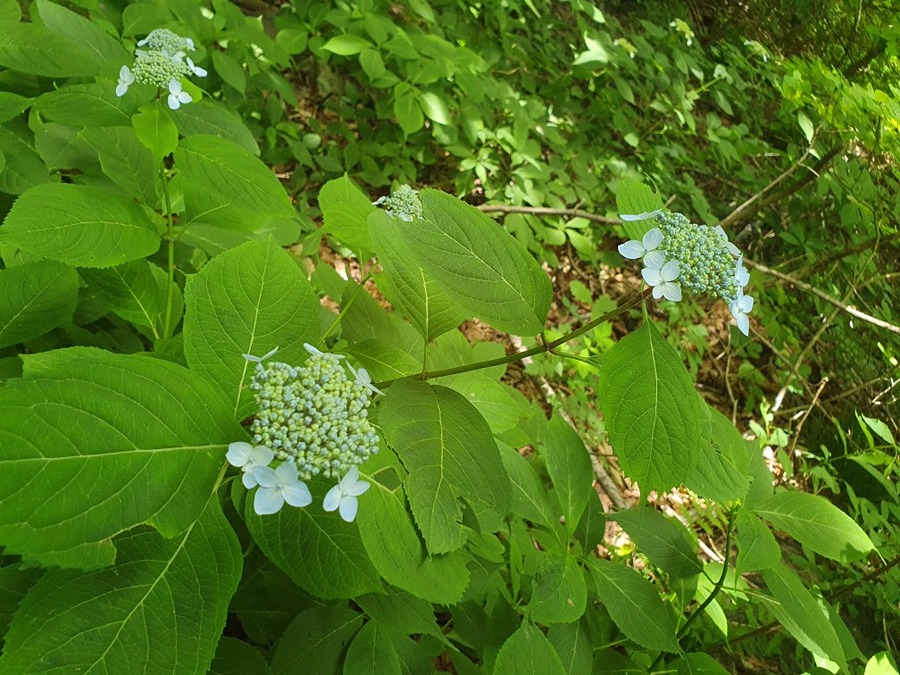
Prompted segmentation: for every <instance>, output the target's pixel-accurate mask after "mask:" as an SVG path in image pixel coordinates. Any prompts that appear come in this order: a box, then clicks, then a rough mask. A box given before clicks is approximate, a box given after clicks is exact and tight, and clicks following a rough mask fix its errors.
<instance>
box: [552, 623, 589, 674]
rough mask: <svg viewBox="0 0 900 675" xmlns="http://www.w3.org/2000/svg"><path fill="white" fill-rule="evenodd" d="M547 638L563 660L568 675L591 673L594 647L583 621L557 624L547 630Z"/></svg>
mask: <svg viewBox="0 0 900 675" xmlns="http://www.w3.org/2000/svg"><path fill="white" fill-rule="evenodd" d="M547 639H548V640H549V641H550V644H552V645H553V648H554V649H555V650H556V653H557V655H558V656H559V658H560V660H561V661H562V664H563V669H564V671H565V673H566V675H590V674H591V668H592V663H593V660H594V649H593V646H592V645H591V638H590V636H589V635H588V633H587V631H586V630H585V629H584V626H582V624H581V622H578V623H558V624H555V625H553V626H551V627H550V630H549V631H548V632H547Z"/></svg>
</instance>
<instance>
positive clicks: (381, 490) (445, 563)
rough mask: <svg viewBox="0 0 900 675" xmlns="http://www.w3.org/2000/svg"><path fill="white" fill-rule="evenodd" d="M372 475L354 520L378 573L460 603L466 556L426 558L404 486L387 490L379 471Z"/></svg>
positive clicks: (441, 600)
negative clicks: (357, 523)
mask: <svg viewBox="0 0 900 675" xmlns="http://www.w3.org/2000/svg"><path fill="white" fill-rule="evenodd" d="M387 473H388V474H389V473H390V471H388V472H387ZM373 478H374V480H373V481H372V487H371V488H369V490H368V491H367V492H366V494H365V495H364V498H365V500H366V501H365V504H364V505H363V504H362V503H360V509H359V515H358V516H357V521H358V522H359V529H360V534H361V535H362V540H363V544H364V545H365V547H366V552H367V553H368V554H369V558H370V559H371V561H372V564H373V565H374V566H375V568H376V569H377V570H378V573H379V574H380V575H381V576H382V577H384V579H385V581H387V582H389V583H391V584H393V585H394V586H397V587H398V588H402V589H403V590H406V591H409V592H410V593H412V594H413V595H415V596H418V597H420V598H423V599H425V600H428V601H430V602H434V603H438V604H442V605H452V604H455V603H457V602H459V600H460V599H461V598H462V595H463V592H464V591H465V590H466V587H467V586H468V584H469V571H468V570H467V569H466V561H467V559H468V556H466V555H465V554H463V553H462V551H455V552H453V553H449V554H447V555H442V556H433V557H429V556H428V555H427V553H426V551H425V547H424V546H423V545H422V540H421V539H420V538H419V535H418V533H417V532H416V529H415V526H414V525H413V522H412V516H411V515H410V513H409V511H408V510H407V508H406V499H405V497H404V494H403V488H402V487H401V486H400V485H399V484H398V485H397V486H396V487H392V488H388V487H387V486H386V485H385V484H384V483H383V482H381V481H383V480H385V478H384V476H382V475H381V474H376V475H375V476H373ZM393 478H394V480H393V481H391V482H396V476H394V477H393Z"/></svg>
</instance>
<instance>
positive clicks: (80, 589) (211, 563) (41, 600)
mask: <svg viewBox="0 0 900 675" xmlns="http://www.w3.org/2000/svg"><path fill="white" fill-rule="evenodd" d="M180 477H182V476H180ZM158 479H159V476H158V475H154V476H153V479H152V480H158ZM203 496H204V498H205V499H206V501H207V503H206V505H205V506H206V508H205V510H204V511H203V512H202V514H200V515H199V518H198V519H197V520H196V521H195V522H192V523H191V524H190V525H189V526H188V529H187V530H186V531H185V532H184V533H182V534H180V535H178V536H177V537H176V538H175V539H171V540H167V539H163V538H162V537H161V536H159V534H157V533H156V532H153V531H151V530H147V529H145V528H140V529H137V530H133V531H130V532H126V533H124V534H121V535H119V536H118V537H116V538H115V539H114V544H115V547H116V549H117V551H118V553H117V555H116V562H115V565H114V566H113V567H111V568H108V569H104V570H99V571H94V572H81V571H76V570H51V571H48V572H46V573H45V574H44V576H43V577H42V578H41V580H40V581H39V582H38V584H37V585H36V586H35V587H34V588H33V589H32V590H31V591H30V592H29V593H28V595H27V596H26V598H25V600H24V601H23V602H22V605H21V607H20V609H19V611H18V613H17V614H16V618H15V620H14V621H13V624H12V627H11V628H10V631H9V633H8V634H7V636H6V647H5V649H4V652H3V657H2V658H0V671H2V672H8V673H13V672H19V673H24V672H39V671H46V670H47V668H48V667H52V666H55V667H56V668H57V669H63V670H67V671H71V672H77V671H84V672H88V671H91V670H97V671H98V672H99V671H102V672H108V673H126V672H134V671H135V670H140V671H144V672H149V671H154V670H156V669H157V668H159V667H160V665H161V664H165V666H164V668H165V669H166V670H169V669H171V670H173V671H174V670H178V671H183V672H206V671H207V669H208V668H209V665H210V662H211V661H212V658H213V654H214V652H215V649H216V645H217V643H218V641H219V636H220V635H221V634H222V629H223V628H224V627H225V617H226V615H227V613H228V603H229V601H230V600H231V596H232V595H233V594H234V591H235V589H236V588H237V585H238V581H239V580H240V578H241V563H242V559H241V548H240V543H239V542H238V539H237V537H236V536H235V534H234V531H233V530H232V528H231V526H230V525H229V524H228V521H227V520H225V517H224V516H223V515H222V511H221V509H220V507H219V502H218V498H217V497H215V496H213V497H212V498H211V499H210V491H209V490H204V492H203ZM77 503H78V504H79V506H80V507H81V508H82V509H83V508H84V505H85V504H86V503H90V502H85V501H83V500H80V501H78V502H77ZM197 515H198V514H195V516H194V517H195V518H196V517H197Z"/></svg>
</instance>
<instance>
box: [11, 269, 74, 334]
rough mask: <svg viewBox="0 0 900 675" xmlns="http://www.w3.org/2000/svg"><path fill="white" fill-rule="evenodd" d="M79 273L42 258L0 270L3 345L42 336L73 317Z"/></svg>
mask: <svg viewBox="0 0 900 675" xmlns="http://www.w3.org/2000/svg"><path fill="white" fill-rule="evenodd" d="M77 303H78V274H77V273H76V272H75V270H74V269H73V268H72V267H70V266H69V265H64V264H62V263H58V262H53V261H50V260H41V261H38V262H32V263H25V264H23V265H18V266H16V267H10V268H8V269H5V270H2V271H0V348H3V347H9V346H10V345H14V344H18V343H20V342H25V341H26V340H31V339H32V338H36V337H40V336H41V335H43V334H44V333H48V332H50V331H51V330H53V329H54V328H58V327H59V326H63V325H65V324H67V323H68V322H70V321H71V320H72V313H73V312H74V311H75V305H76V304H77Z"/></svg>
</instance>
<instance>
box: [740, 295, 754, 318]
mask: <svg viewBox="0 0 900 675" xmlns="http://www.w3.org/2000/svg"><path fill="white" fill-rule="evenodd" d="M737 306H738V309H740V310H741V311H742V312H743V313H744V314H749V313H750V312H752V311H753V296H752V295H742V296H740V298H738V301H737Z"/></svg>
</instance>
